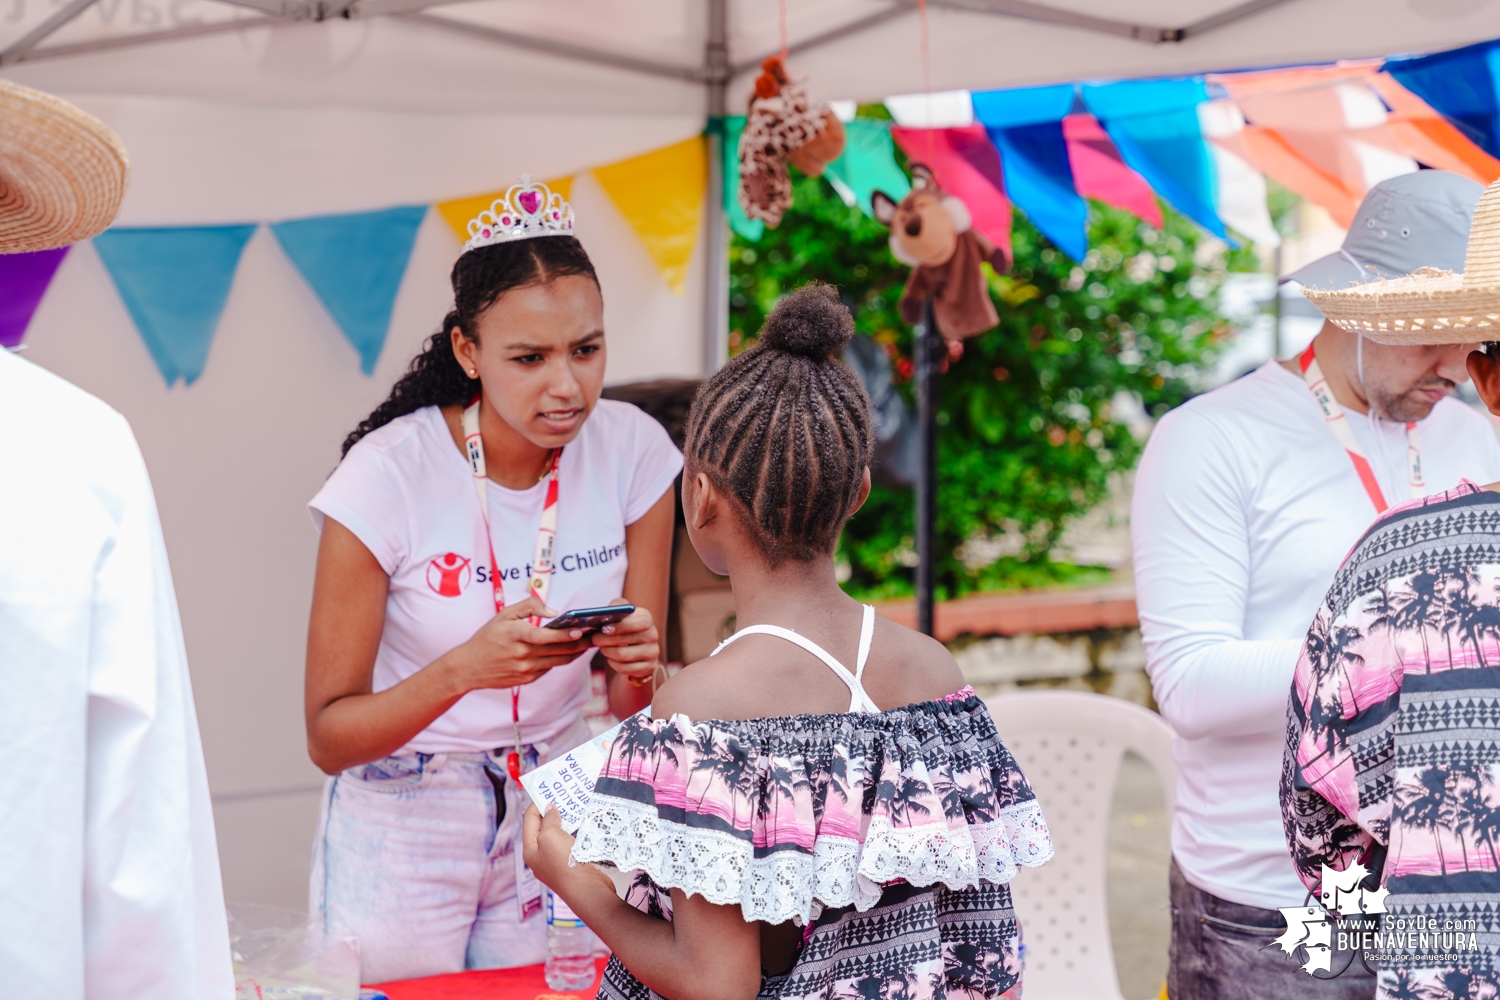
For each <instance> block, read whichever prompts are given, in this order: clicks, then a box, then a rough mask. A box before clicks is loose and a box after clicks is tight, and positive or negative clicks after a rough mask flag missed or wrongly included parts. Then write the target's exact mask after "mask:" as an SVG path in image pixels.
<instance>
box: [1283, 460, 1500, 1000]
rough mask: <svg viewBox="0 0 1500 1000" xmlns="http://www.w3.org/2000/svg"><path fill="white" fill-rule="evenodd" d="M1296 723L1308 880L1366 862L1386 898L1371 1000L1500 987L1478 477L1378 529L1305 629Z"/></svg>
mask: <svg viewBox="0 0 1500 1000" xmlns="http://www.w3.org/2000/svg"><path fill="white" fill-rule="evenodd" d="M1287 728H1288V733H1287V751H1286V758H1285V762H1284V766H1283V771H1282V780H1281V807H1282V815H1283V818H1284V821H1285V824H1286V835H1287V842H1288V844H1289V845H1290V847H1291V851H1292V859H1293V861H1295V862H1296V865H1297V870H1298V874H1300V875H1301V877H1302V880H1303V882H1305V883H1306V884H1307V886H1308V887H1309V888H1310V889H1313V890H1314V891H1316V889H1317V887H1318V886H1319V883H1320V876H1321V869H1322V866H1323V865H1324V864H1327V865H1328V866H1329V867H1330V868H1331V869H1333V870H1335V871H1343V870H1344V869H1345V868H1346V867H1347V866H1348V865H1349V864H1351V863H1353V862H1355V861H1359V862H1361V863H1363V864H1364V865H1365V867H1366V868H1369V869H1371V870H1372V871H1377V872H1379V873H1380V880H1381V882H1382V883H1383V884H1384V885H1385V887H1386V888H1387V889H1388V890H1389V892H1390V895H1389V896H1388V897H1387V898H1386V901H1385V906H1386V910H1387V913H1386V915H1385V916H1384V917H1383V918H1381V922H1382V925H1383V926H1382V930H1383V931H1384V932H1385V933H1384V934H1382V937H1381V938H1380V940H1379V941H1378V944H1379V945H1380V946H1381V947H1380V950H1379V951H1378V953H1377V955H1376V958H1377V962H1378V965H1379V969H1380V976H1379V992H1378V994H1377V996H1379V997H1381V998H1385V1000H1398V998H1422V1000H1481V998H1485V1000H1487V998H1493V997H1496V996H1497V994H1500V974H1497V969H1496V952H1497V950H1500V915H1497V908H1500V495H1496V494H1495V493H1492V492H1489V491H1488V490H1483V489H1480V488H1479V487H1477V486H1475V485H1473V484H1472V483H1467V482H1466V483H1463V484H1462V485H1460V486H1459V487H1458V488H1457V489H1454V490H1452V491H1450V492H1448V493H1442V494H1438V495H1436V496H1430V497H1427V498H1425V499H1422V500H1415V501H1412V502H1411V503H1407V504H1402V505H1400V506H1398V507H1394V508H1392V509H1391V510H1389V511H1387V512H1386V513H1385V515H1384V516H1382V517H1381V518H1380V519H1379V520H1378V521H1376V523H1375V524H1374V525H1373V526H1372V527H1371V528H1370V530H1369V531H1368V532H1367V533H1366V534H1365V536H1364V538H1363V539H1361V540H1360V542H1359V544H1358V545H1356V546H1355V548H1354V550H1353V551H1352V552H1351V553H1350V554H1349V556H1348V557H1347V558H1346V559H1345V561H1344V565H1343V566H1342V567H1341V568H1340V569H1339V572H1338V575H1337V576H1336V577H1335V579H1334V583H1333V587H1332V589H1331V590H1329V592H1328V596H1327V598H1326V600H1325V601H1324V604H1323V606H1322V608H1320V609H1319V611H1318V616H1317V618H1316V619H1315V620H1314V622H1313V625H1312V630H1311V631H1310V632H1309V633H1308V636H1307V642H1306V644H1305V645H1304V646H1303V649H1302V656H1301V658H1300V659H1299V660H1298V663H1297V672H1296V676H1295V679H1294V681H1293V684H1292V693H1291V705H1290V708H1289V712H1288V722H1287ZM1298 902H1300V900H1289V901H1288V903H1287V905H1288V906H1293V905H1296V904H1297V903H1298ZM1413 929H1418V930H1424V931H1430V933H1421V934H1417V933H1412V934H1407V933H1405V932H1406V931H1407V930H1413ZM1398 931H1399V932H1400V933H1397V932H1398ZM1392 945H1395V946H1394V947H1392Z"/></svg>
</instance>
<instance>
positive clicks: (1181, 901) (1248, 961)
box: [1131, 171, 1500, 1000]
mask: <svg viewBox="0 0 1500 1000" xmlns="http://www.w3.org/2000/svg"><path fill="white" fill-rule="evenodd" d="M1480 191H1481V189H1480V187H1479V185H1478V184H1475V183H1474V182H1472V181H1469V180H1466V179H1464V178H1460V177H1457V176H1455V175H1453V174H1446V173H1441V172H1438V171H1421V172H1419V173H1416V174H1409V175H1406V176H1403V177H1397V178H1393V179H1392V180H1389V181H1385V182H1383V183H1382V184H1380V185H1378V186H1377V187H1376V188H1374V189H1373V190H1372V191H1371V192H1370V194H1369V195H1368V196H1367V197H1366V199H1365V202H1364V204H1362V205H1361V206H1360V210H1359V214H1358V215H1357V216H1356V219H1355V222H1354V226H1353V228H1351V230H1350V232H1349V236H1348V238H1347V239H1346V240H1345V243H1344V247H1343V248H1342V249H1341V250H1340V251H1339V252H1338V253H1337V254H1334V255H1331V256H1330V257H1328V258H1324V259H1323V260H1321V261H1317V262H1315V263H1314V264H1311V265H1309V266H1308V267H1307V268H1305V269H1303V271H1300V272H1298V273H1296V274H1294V275H1292V276H1291V278H1292V280H1298V281H1301V282H1302V283H1303V284H1304V285H1308V286H1310V287H1311V286H1316V287H1335V286H1337V287H1343V286H1344V285H1346V284H1349V283H1351V282H1358V281H1363V280H1371V279H1372V278H1374V277H1377V276H1383V277H1396V276H1400V275H1403V274H1406V273H1408V272H1410V271H1413V270H1416V269H1417V268H1418V267H1423V266H1435V267H1445V268H1450V269H1453V270H1462V268H1463V260H1464V251H1465V248H1466V245H1467V241H1468V226H1469V221H1470V219H1471V218H1472V216H1473V210H1474V204H1475V202H1476V201H1477V200H1478V197H1479V194H1480ZM1472 347H1473V345H1443V346H1437V347H1383V346H1381V345H1377V344H1374V343H1371V342H1362V341H1361V338H1359V337H1357V336H1356V335H1355V334H1352V333H1347V332H1345V331H1343V330H1340V329H1338V328H1337V327H1334V326H1333V325H1332V324H1325V325H1324V327H1323V329H1322V331H1321V332H1320V333H1319V334H1318V336H1317V338H1316V339H1315V340H1314V343H1313V347H1312V348H1311V349H1310V352H1309V353H1307V354H1305V355H1303V357H1302V358H1300V359H1298V360H1297V361H1295V362H1287V363H1283V362H1279V361H1270V362H1267V363H1266V364H1265V365H1263V366H1262V367H1261V368H1259V369H1258V370H1256V371H1255V372H1252V373H1251V374H1249V375H1247V376H1245V377H1244V378H1241V379H1239V380H1238V381H1236V382H1233V383H1231V384H1229V385H1226V386H1223V387H1221V388H1219V389H1217V390H1215V391H1213V392H1210V393H1206V394H1204V395H1202V396H1199V397H1197V398H1195V399H1193V400H1191V401H1189V402H1188V403H1186V404H1184V405H1183V406H1181V407H1179V408H1178V409H1176V410H1174V411H1173V412H1171V413H1169V414H1167V415H1166V416H1164V417H1163V418H1162V420H1161V421H1160V423H1159V424H1158V425H1157V427H1156V429H1155V431H1154V432H1153V434H1152V436H1151V441H1150V443H1149V444H1148V446H1147V448H1146V453H1145V456H1144V457H1143V458H1142V460H1141V465H1140V470H1139V472H1138V474H1137V478H1136V485H1135V496H1134V500H1133V504H1132V512H1131V531H1132V539H1133V547H1134V563H1135V575H1136V595H1137V602H1138V604H1139V608H1140V619H1141V633H1142V637H1143V639H1144V641H1145V645H1146V653H1147V669H1148V671H1149V673H1150V675H1151V683H1152V687H1153V690H1154V692H1155V696H1156V701H1157V704H1158V705H1159V706H1160V708H1161V711H1162V715H1163V716H1164V717H1165V718H1166V719H1167V721H1168V722H1169V723H1171V725H1172V727H1173V728H1174V729H1175V730H1176V732H1177V736H1178V738H1177V741H1176V743H1175V746H1174V757H1175V758H1176V761H1177V764H1178V768H1179V773H1178V781H1177V799H1176V806H1175V810H1174V814H1173V817H1172V855H1173V866H1172V907H1173V930H1172V954H1171V967H1170V969H1169V972H1168V994H1169V996H1170V997H1171V1000H1209V998H1212V1000H1239V998H1241V997H1243V998H1246V1000H1248V998H1251V997H1254V998H1257V1000H1260V998H1264V997H1272V996H1274V997H1278V998H1296V997H1303V996H1306V997H1309V998H1318V1000H1334V998H1339V1000H1342V998H1349V1000H1354V998H1360V997H1370V996H1372V995H1373V994H1374V980H1373V977H1372V976H1371V975H1370V974H1369V973H1368V971H1367V970H1365V969H1364V968H1363V966H1362V965H1361V964H1360V963H1359V962H1358V961H1354V962H1353V963H1352V964H1351V965H1350V966H1349V967H1348V968H1346V969H1344V971H1343V973H1342V974H1341V975H1337V976H1336V977H1335V978H1333V979H1332V980H1331V981H1320V980H1319V979H1315V978H1313V977H1311V976H1309V975H1308V974H1307V973H1305V972H1303V971H1302V970H1301V967H1300V963H1299V962H1298V961H1296V960H1294V959H1293V958H1291V957H1289V956H1287V955H1285V954H1284V953H1283V952H1282V951H1281V950H1280V949H1279V948H1277V947H1276V946H1275V944H1274V939H1275V938H1276V937H1277V936H1279V935H1280V934H1281V933H1282V932H1284V931H1285V930H1286V922H1285V920H1284V919H1283V917H1282V915H1281V914H1280V913H1279V912H1278V908H1279V907H1293V906H1298V905H1301V904H1302V902H1303V900H1304V898H1305V896H1306V889H1305V887H1304V886H1303V885H1302V882H1301V881H1300V880H1299V879H1298V877H1297V873H1296V871H1295V869H1294V868H1293V865H1292V861H1291V858H1290V856H1289V854H1288V851H1287V847H1286V841H1285V839H1284V836H1283V832H1282V819H1281V814H1280V808H1279V804H1278V801H1277V788H1278V783H1279V780H1280V775H1281V766H1282V751H1283V747H1284V744H1285V740H1286V735H1285V734H1286V717H1287V691H1288V690H1289V685H1290V683H1291V678H1292V674H1293V672H1294V670H1295V667H1296V663H1297V656H1298V653H1299V651H1300V649H1301V645H1302V641H1303V639H1304V638H1305V636H1306V634H1307V628H1308V625H1309V623H1310V622H1311V621H1312V618H1313V615H1314V614H1315V612H1316V611H1317V608H1318V605H1319V603H1320V602H1321V600H1322V598H1323V595H1324V593H1325V592H1326V591H1327V589H1328V586H1329V584H1330V583H1331V582H1332V579H1333V574H1334V571H1335V569H1336V568H1337V567H1338V565H1339V562H1340V561H1341V560H1342V559H1343V557H1344V555H1345V554H1346V553H1347V552H1348V551H1349V548H1350V546H1352V545H1353V544H1354V542H1355V541H1356V540H1357V539H1358V538H1359V536H1360V534H1361V533H1362V532H1363V531H1364V529H1365V528H1366V527H1367V526H1368V525H1369V524H1370V522H1371V521H1373V520H1374V518H1375V516H1376V514H1377V513H1379V511H1380V510H1383V509H1384V508H1385V507H1386V506H1389V505H1390V504H1395V503H1401V502H1404V501H1405V500H1407V499H1408V498H1409V497H1411V496H1412V495H1413V493H1414V492H1415V493H1416V495H1423V494H1425V493H1429V492H1437V491H1440V490H1445V489H1449V488H1451V487H1453V486H1455V485H1457V484H1458V482H1459V481H1460V480H1461V479H1465V478H1467V479H1471V480H1474V481H1475V482H1479V483H1486V482H1493V481H1495V480H1496V479H1497V477H1500V444H1497V442H1496V438H1495V435H1494V434H1493V433H1492V432H1491V431H1490V429H1489V427H1488V426H1486V421H1485V418H1483V417H1481V416H1480V415H1479V414H1477V413H1475V412H1474V411H1472V410H1470V409H1469V408H1468V407H1467V406H1465V405H1464V404H1463V403H1462V402H1460V401H1459V400H1457V399H1454V398H1451V397H1450V396H1448V393H1449V392H1450V391H1451V390H1452V389H1453V387H1454V385H1455V384H1456V383H1458V382H1460V381H1466V380H1467V377H1468V376H1467V373H1466V371H1465V367H1464V363H1465V359H1466V358H1467V356H1468V353H1469V351H1470V350H1471V349H1472ZM1309 366H1311V370H1310V372H1309V373H1307V374H1304V370H1305V369H1308V368H1309ZM1319 369H1321V375H1322V378H1321V379H1319V377H1318V376H1319ZM1310 386H1311V387H1314V388H1320V390H1322V391H1323V392H1324V401H1323V402H1322V403H1321V404H1320V401H1319V399H1318V398H1317V397H1315V395H1314V393H1313V391H1311V388H1310ZM1329 397H1331V398H1329ZM1341 414H1342V418H1341V416H1340V415H1341ZM1340 423H1342V425H1343V426H1342V427H1340V426H1338V425H1339V424H1340ZM1351 435H1352V437H1351ZM1475 441H1482V442H1483V446H1482V447H1479V448H1476V447H1475V445H1474V442H1475ZM1418 456H1419V457H1418ZM1361 463H1363V465H1361ZM1347 957H1349V956H1348V955H1347V954H1346V955H1344V956H1342V957H1339V956H1336V957H1335V960H1334V962H1333V967H1332V969H1331V972H1332V973H1335V974H1337V973H1339V972H1340V969H1341V966H1342V964H1343V958H1347Z"/></svg>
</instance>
